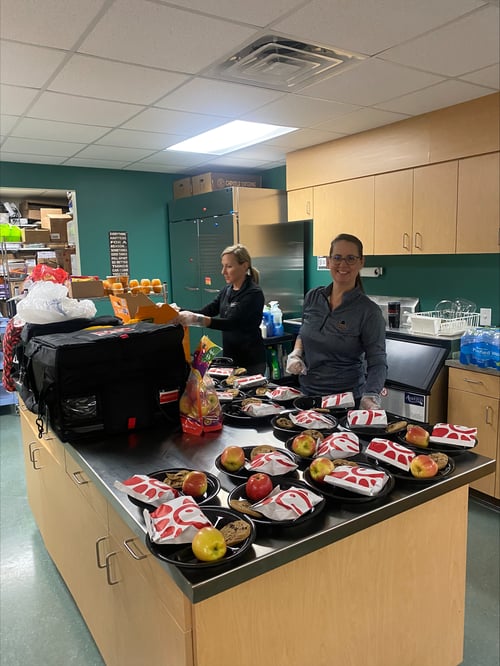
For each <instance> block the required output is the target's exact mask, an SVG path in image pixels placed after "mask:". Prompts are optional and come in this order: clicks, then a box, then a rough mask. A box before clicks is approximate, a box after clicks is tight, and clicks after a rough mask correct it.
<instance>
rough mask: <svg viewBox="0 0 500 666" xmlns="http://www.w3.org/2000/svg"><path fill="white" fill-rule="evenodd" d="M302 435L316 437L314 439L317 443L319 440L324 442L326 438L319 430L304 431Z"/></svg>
mask: <svg viewBox="0 0 500 666" xmlns="http://www.w3.org/2000/svg"><path fill="white" fill-rule="evenodd" d="M301 434H302V435H311V436H312V437H314V439H315V440H316V441H317V440H318V439H319V440H323V439H325V436H324V435H323V433H322V432H320V431H319V430H304V431H303V432H302V433H301Z"/></svg>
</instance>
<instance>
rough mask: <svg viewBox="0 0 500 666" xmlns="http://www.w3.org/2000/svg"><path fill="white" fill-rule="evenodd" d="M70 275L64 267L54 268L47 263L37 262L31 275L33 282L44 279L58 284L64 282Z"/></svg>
mask: <svg viewBox="0 0 500 666" xmlns="http://www.w3.org/2000/svg"><path fill="white" fill-rule="evenodd" d="M68 277H69V275H68V273H67V272H66V271H65V270H63V269H62V268H52V267H51V266H47V264H37V265H36V266H35V268H34V269H33V270H32V271H31V276H30V278H31V280H32V282H40V281H41V280H44V281H47V282H55V283H57V284H64V283H65V282H66V280H67V279H68Z"/></svg>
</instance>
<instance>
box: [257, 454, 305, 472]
mask: <svg viewBox="0 0 500 666" xmlns="http://www.w3.org/2000/svg"><path fill="white" fill-rule="evenodd" d="M297 467H298V465H297V464H296V463H295V462H294V461H293V460H292V459H291V458H290V456H288V455H287V454H286V453H283V452H281V451H268V452H267V453H260V454H258V455H256V456H254V457H253V458H251V460H250V461H249V462H248V461H247V462H246V463H245V468H246V469H247V470H248V471H250V472H265V473H266V474H269V475H270V476H278V475H280V474H288V473H289V472H293V471H294V470H296V469H297Z"/></svg>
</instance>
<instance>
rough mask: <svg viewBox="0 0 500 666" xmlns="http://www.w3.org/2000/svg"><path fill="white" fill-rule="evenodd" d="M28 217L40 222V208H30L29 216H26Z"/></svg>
mask: <svg viewBox="0 0 500 666" xmlns="http://www.w3.org/2000/svg"><path fill="white" fill-rule="evenodd" d="M26 217H27V218H28V220H37V221H40V220H41V219H42V216H41V213H40V209H39V208H36V209H32V208H28V214H27V215H26Z"/></svg>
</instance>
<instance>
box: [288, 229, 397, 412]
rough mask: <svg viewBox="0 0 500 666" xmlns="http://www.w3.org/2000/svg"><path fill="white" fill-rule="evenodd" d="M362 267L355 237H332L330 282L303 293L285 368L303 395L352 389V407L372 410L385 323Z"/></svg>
mask: <svg viewBox="0 0 500 666" xmlns="http://www.w3.org/2000/svg"><path fill="white" fill-rule="evenodd" d="M364 263H365V260H364V256H363V244H362V243H361V241H360V240H359V238H357V237H356V236H352V235H351V234H339V235H338V236H337V237H336V238H334V239H333V241H332V243H331V245H330V252H329V254H328V259H327V265H328V268H329V269H330V275H331V276H332V283H331V284H329V285H328V286H327V287H316V288H315V289H311V291H309V292H308V293H307V294H306V297H305V299H304V310H303V315H302V326H301V328H300V332H299V335H298V337H297V340H296V342H295V346H294V350H293V352H292V353H291V354H290V355H289V357H288V362H287V370H288V372H291V373H292V374H296V375H299V383H300V387H301V389H302V391H303V392H304V393H305V394H306V395H314V396H320V395H321V396H324V395H330V394H332V393H344V392H346V391H351V392H352V393H353V394H354V399H355V401H356V406H359V407H360V408H361V409H376V408H377V407H380V393H381V391H382V389H383V387H384V383H385V379H386V375H387V359H386V353H385V321H384V317H383V315H382V311H381V309H380V308H379V306H378V305H376V304H375V303H374V302H373V301H371V300H370V299H369V298H368V296H366V294H365V293H364V289H363V285H362V283H361V277H360V274H359V273H360V270H361V269H362V268H363V266H364Z"/></svg>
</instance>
